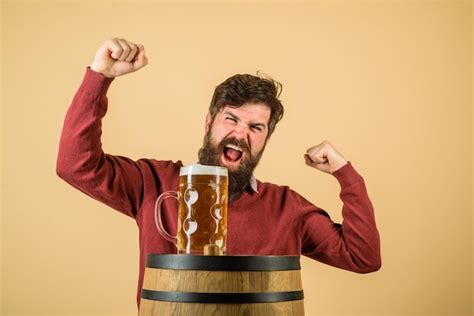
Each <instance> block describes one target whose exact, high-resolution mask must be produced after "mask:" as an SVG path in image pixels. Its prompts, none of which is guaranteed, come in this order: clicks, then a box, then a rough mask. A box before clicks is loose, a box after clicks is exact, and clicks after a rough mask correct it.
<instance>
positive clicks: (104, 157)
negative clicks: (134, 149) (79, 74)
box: [56, 68, 143, 218]
mask: <svg viewBox="0 0 474 316" xmlns="http://www.w3.org/2000/svg"><path fill="white" fill-rule="evenodd" d="M112 81H113V79H110V78H106V77H105V76H103V75H102V74H100V73H97V72H94V71H93V70H91V69H90V68H87V70H86V74H85V76H84V79H83V81H82V83H81V85H80V87H79V89H78V91H77V92H76V94H75V96H74V99H73V101H72V104H71V105H70V107H69V109H68V111H67V114H66V118H65V120H64V126H63V130H62V134H61V139H60V143H59V152H58V156H57V164H56V172H57V174H58V176H59V177H61V178H62V179H63V180H65V181H66V182H68V183H69V184H71V185H72V186H73V187H75V188H77V189H79V190H80V191H82V192H84V193H86V194H87V195H89V196H91V197H93V198H95V199H96V200H99V201H101V202H103V203H105V204H107V205H108V206H110V207H112V208H114V209H116V210H118V211H120V212H122V213H124V214H126V215H128V216H131V217H133V218H136V216H137V213H138V210H139V208H140V202H141V201H140V200H141V198H140V197H141V192H142V190H143V181H142V177H141V173H140V170H139V168H138V163H137V162H134V161H132V160H131V159H128V158H125V157H121V156H113V155H109V154H105V153H104V152H103V150H102V143H101V139H100V138H101V134H102V123H101V119H102V118H103V117H104V116H105V113H106V112H107V103H108V100H107V96H106V94H107V90H108V88H109V86H110V84H111V83H112Z"/></svg>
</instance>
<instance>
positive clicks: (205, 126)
mask: <svg viewBox="0 0 474 316" xmlns="http://www.w3.org/2000/svg"><path fill="white" fill-rule="evenodd" d="M211 121H212V117H211V113H210V112H207V115H206V123H205V125H204V130H205V131H206V134H207V133H208V132H209V130H210V129H211Z"/></svg>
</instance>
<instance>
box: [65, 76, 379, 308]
mask: <svg viewBox="0 0 474 316" xmlns="http://www.w3.org/2000/svg"><path fill="white" fill-rule="evenodd" d="M112 80H113V79H108V78H106V77H104V76H102V75H101V74H99V73H96V72H94V71H92V70H91V69H89V68H88V69H87V71H86V74H85V77H84V79H83V82H82V84H81V86H80V88H79V90H78V91H77V93H76V95H75V97H74V100H73V102H72V104H71V106H70V108H69V110H68V112H67V114H66V119H65V121H64V127H63V131H62V135H61V140H60V145H59V153H58V160H57V173H58V175H59V176H60V177H61V178H62V179H64V180H65V181H66V182H68V183H69V184H71V185H72V186H74V187H75V188H77V189H79V190H81V191H82V192H84V193H85V194H87V195H89V196H91V197H93V198H94V199H97V200H99V201H100V202H103V203H105V204H107V205H108V206H110V207H112V208H114V209H116V210H118V211H120V212H122V213H124V214H126V215H128V216H130V217H132V218H134V219H135V221H136V222H137V225H138V227H139V234H140V236H139V242H140V271H139V281H138V295H139V294H140V290H141V286H142V281H143V273H144V267H145V263H146V257H147V255H148V254H150V253H158V254H159V253H175V252H176V248H175V246H174V245H173V244H171V243H170V242H168V241H166V240H164V239H163V238H162V237H161V236H160V235H159V234H158V231H157V229H156V227H155V222H154V214H153V213H154V204H155V201H156V199H157V197H158V196H159V195H160V194H161V193H162V192H164V191H168V190H177V189H178V175H179V168H180V167H181V166H182V163H181V161H178V162H172V161H160V160H155V159H140V160H137V161H133V160H131V159H129V158H126V157H122V156H113V155H109V154H105V153H104V152H103V151H102V144H101V139H100V138H101V133H102V130H101V126H102V124H101V119H102V118H103V117H104V116H105V114H106V112H107V104H108V103H107V102H108V101H107V96H106V93H107V90H108V88H109V86H110V84H111V82H112ZM333 175H334V176H335V177H336V179H337V181H338V182H339V184H340V186H341V192H340V198H341V200H342V202H343V204H344V205H343V208H342V216H343V218H344V221H343V224H342V225H341V224H337V223H334V222H333V221H332V220H331V219H330V217H329V215H328V214H327V213H326V212H325V211H324V210H322V209H321V208H318V207H317V206H315V205H313V204H312V203H310V202H308V201H307V200H306V199H304V198H303V197H302V196H300V195H299V194H298V193H296V192H295V191H293V190H291V189H290V188H289V187H287V186H279V185H275V184H271V183H267V182H260V181H257V184H258V192H254V191H252V190H249V191H246V192H244V193H243V194H242V196H241V197H240V198H238V199H237V200H235V201H234V202H232V203H230V204H229V211H228V232H227V254H228V255H301V254H303V255H305V256H308V257H310V258H313V259H315V260H318V261H320V262H323V263H326V264H329V265H332V266H335V267H338V268H342V269H346V270H350V271H354V272H358V273H368V272H373V271H376V270H378V269H379V268H380V266H381V258H380V239H379V234H378V231H377V228H376V224H375V218H374V210H373V207H372V203H371V202H370V199H369V196H368V194H367V190H366V187H365V184H364V180H363V178H362V177H361V176H360V175H359V174H358V173H357V172H356V171H355V169H354V167H353V166H352V164H351V163H350V162H349V163H347V164H346V165H344V166H343V167H342V168H340V169H339V170H337V171H336V172H334V173H333ZM164 205H165V206H167V205H166V203H165V204H164ZM163 216H164V222H165V226H166V227H168V230H169V231H170V232H172V233H174V232H176V221H177V205H176V204H175V203H170V205H169V208H165V209H163ZM138 295H137V300H139V296H138Z"/></svg>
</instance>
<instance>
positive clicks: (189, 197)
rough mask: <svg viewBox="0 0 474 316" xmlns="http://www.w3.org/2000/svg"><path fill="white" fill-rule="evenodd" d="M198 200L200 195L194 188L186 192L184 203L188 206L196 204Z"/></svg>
mask: <svg viewBox="0 0 474 316" xmlns="http://www.w3.org/2000/svg"><path fill="white" fill-rule="evenodd" d="M197 199H198V193H197V191H196V190H195V189H194V188H188V189H186V191H185V192H184V201H185V202H186V204H194V203H196V201H197Z"/></svg>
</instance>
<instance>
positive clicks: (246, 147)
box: [218, 136, 251, 154]
mask: <svg viewBox="0 0 474 316" xmlns="http://www.w3.org/2000/svg"><path fill="white" fill-rule="evenodd" d="M227 145H236V146H238V147H240V148H242V150H243V151H245V152H246V153H247V154H251V151H250V146H249V145H248V144H247V142H246V141H245V140H243V139H237V138H235V137H233V136H230V137H227V138H224V139H223V140H222V141H221V142H220V143H219V145H218V148H219V150H220V151H223V150H224V147H225V146H227Z"/></svg>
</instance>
